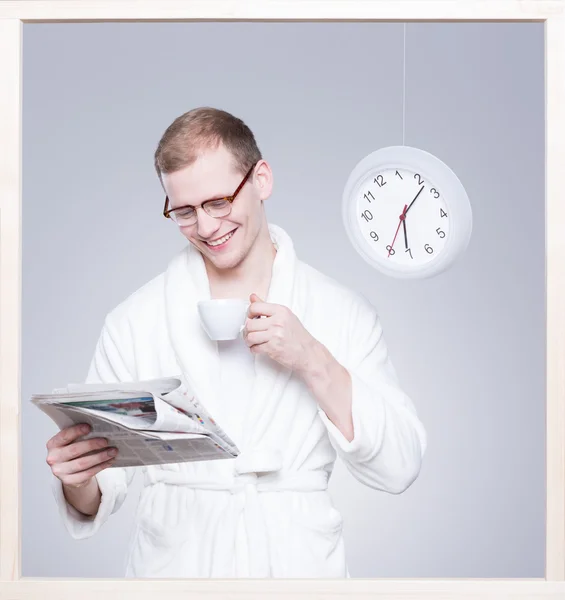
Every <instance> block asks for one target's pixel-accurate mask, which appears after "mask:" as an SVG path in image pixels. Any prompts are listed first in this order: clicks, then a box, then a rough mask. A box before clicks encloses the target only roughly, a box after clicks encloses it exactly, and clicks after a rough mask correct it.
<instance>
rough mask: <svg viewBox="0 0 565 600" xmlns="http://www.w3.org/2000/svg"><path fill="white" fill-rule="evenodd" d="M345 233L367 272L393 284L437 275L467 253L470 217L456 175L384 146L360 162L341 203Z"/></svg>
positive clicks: (414, 152)
mask: <svg viewBox="0 0 565 600" xmlns="http://www.w3.org/2000/svg"><path fill="white" fill-rule="evenodd" d="M342 216H343V221H344V225H345V229H346V231H347V234H348V236H349V239H350V241H351V243H352V244H353V247H354V248H355V249H356V250H357V252H358V253H359V254H360V255H361V256H362V257H363V259H364V260H366V261H367V262H368V263H369V264H370V265H371V266H373V267H374V268H376V269H378V270H379V271H380V272H382V273H384V274H385V275H389V276H392V277H398V278H418V277H420V278H423V277H431V276H433V275H437V274H438V273H441V272H442V271H443V270H445V269H446V268H447V267H449V266H450V265H451V264H452V263H453V262H454V261H455V259H457V257H459V256H460V255H461V253H462V252H463V251H464V250H465V249H466V248H467V245H468V243H469V239H470V237H471V230H472V225H473V216H472V211H471V204H470V202H469V198H468V196H467V193H466V191H465V188H464V187H463V185H462V183H461V182H460V181H459V179H458V178H457V176H456V175H455V173H454V172H453V171H452V170H451V169H450V168H449V167H448V166H447V165H446V164H445V163H444V162H442V161H441V160H440V159H439V158H437V157H436V156H434V155H433V154H430V153H429V152H426V151H424V150H420V149H418V148H413V147H410V146H388V147H386V148H381V149H379V150H376V151H375V152H372V153H371V154H369V155H368V156H366V157H365V158H363V159H362V160H361V161H360V162H359V163H358V164H357V165H356V166H355V168H354V169H353V171H352V172H351V175H350V176H349V178H348V180H347V183H346V185H345V189H344V191H343V200H342Z"/></svg>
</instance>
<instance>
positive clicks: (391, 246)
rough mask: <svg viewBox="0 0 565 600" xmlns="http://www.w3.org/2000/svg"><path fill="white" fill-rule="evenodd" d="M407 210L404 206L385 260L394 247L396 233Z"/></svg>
mask: <svg viewBox="0 0 565 600" xmlns="http://www.w3.org/2000/svg"><path fill="white" fill-rule="evenodd" d="M407 208H408V204H405V205H404V210H403V211H402V214H401V215H400V221H398V227H397V228H396V233H395V234H394V239H393V240H392V244H391V245H390V250H389V251H388V256H387V258H388V257H389V256H390V253H391V251H392V248H393V246H394V242H396V236H397V235H398V231H399V230H400V226H401V225H402V221H404V219H405V218H406V209H407Z"/></svg>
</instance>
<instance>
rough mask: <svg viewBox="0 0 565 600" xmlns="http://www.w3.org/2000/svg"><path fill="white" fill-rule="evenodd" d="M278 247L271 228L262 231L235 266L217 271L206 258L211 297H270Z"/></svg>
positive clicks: (264, 298)
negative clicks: (243, 257) (252, 295)
mask: <svg viewBox="0 0 565 600" xmlns="http://www.w3.org/2000/svg"><path fill="white" fill-rule="evenodd" d="M276 253H277V251H276V248H275V246H274V244H273V242H272V240H271V237H270V235H269V231H268V228H267V229H266V230H264V231H263V232H261V233H260V234H259V237H258V238H257V240H256V241H255V244H254V245H253V248H252V249H251V251H250V253H249V254H248V255H247V256H246V257H245V259H244V260H243V261H242V262H241V264H239V265H238V266H237V267H235V268H234V269H229V270H226V271H217V270H216V269H214V268H213V267H212V266H211V265H209V264H208V263H207V261H205V264H206V272H207V274H208V281H209V284H210V297H211V298H247V299H249V296H250V295H251V293H255V294H257V295H258V296H259V297H260V298H262V299H263V300H266V299H267V294H268V291H269V286H270V284H271V275H272V270H273V263H274V260H275V256H276Z"/></svg>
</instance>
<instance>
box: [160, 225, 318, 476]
mask: <svg viewBox="0 0 565 600" xmlns="http://www.w3.org/2000/svg"><path fill="white" fill-rule="evenodd" d="M269 232H270V234H271V239H272V240H273V242H274V243H275V246H276V247H277V254H276V256H275V260H274V263H273V270H272V276H271V283H270V287H269V292H268V295H267V298H266V301H267V302H269V303H274V304H281V305H284V306H287V307H288V308H290V309H291V310H292V311H293V312H294V314H295V315H296V316H297V317H298V318H299V319H300V320H301V321H302V322H304V321H303V319H304V318H305V310H306V302H305V294H306V292H305V290H304V289H303V286H302V287H301V286H300V285H297V284H296V279H297V277H296V272H297V264H298V261H297V258H296V254H295V252H294V246H293V244H292V240H291V239H290V237H289V236H288V234H286V232H285V231H284V230H282V229H281V228H280V227H278V226H276V225H269ZM209 298H210V285H209V281H208V276H207V273H206V267H205V265H204V261H203V259H202V255H201V254H200V252H198V251H197V250H196V249H195V248H194V247H193V246H188V247H187V248H185V249H184V250H183V251H182V252H181V253H179V254H178V255H177V256H176V257H175V258H174V259H173V260H172V261H171V263H170V265H169V267H168V269H167V271H166V273H165V306H166V311H167V315H166V317H167V327H168V331H169V337H170V340H171V345H172V347H173V350H174V353H175V356H176V359H177V362H178V364H179V367H180V369H181V371H182V374H183V375H184V377H185V380H186V382H187V383H188V385H189V386H190V387H191V388H192V390H193V391H194V394H195V395H196V396H197V397H198V398H199V400H200V401H201V402H202V404H203V405H204V406H205V407H206V408H207V409H208V411H209V412H210V414H212V415H213V416H216V415H218V414H220V413H221V411H220V410H219V403H218V400H219V397H218V394H219V387H218V382H219V379H220V378H219V374H220V362H219V354H218V346H217V343H216V342H215V341H212V340H210V338H209V337H208V335H207V334H206V332H205V331H204V329H203V328H202V326H201V324H200V318H199V315H198V307H197V303H198V302H199V301H200V300H207V299H209ZM254 359H255V380H254V383H253V387H252V397H251V399H250V401H249V404H248V408H247V413H246V415H245V418H244V423H243V431H242V441H241V443H240V444H239V445H238V447H239V450H240V451H241V454H240V456H239V457H238V458H237V459H236V461H235V469H236V471H237V472H238V473H249V472H265V471H277V470H279V469H280V468H281V466H282V453H281V452H280V448H281V446H282V444H283V441H284V440H281V439H279V437H280V436H281V435H283V433H284V432H279V434H276V433H275V430H276V429H275V428H271V429H269V426H270V425H271V424H272V422H273V418H274V414H275V412H276V410H277V407H278V406H279V404H280V403H281V402H282V401H283V400H284V399H283V396H284V392H285V387H286V385H287V382H288V379H289V378H290V376H291V374H292V372H291V370H290V369H286V368H284V367H282V366H281V365H279V364H278V363H277V362H276V361H273V360H272V359H271V358H269V357H268V356H266V355H263V354H257V355H255V357H254ZM220 425H221V423H220ZM286 433H288V432H286Z"/></svg>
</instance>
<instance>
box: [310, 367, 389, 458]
mask: <svg viewBox="0 0 565 600" xmlns="http://www.w3.org/2000/svg"><path fill="white" fill-rule="evenodd" d="M349 374H350V376H351V388H352V389H351V392H352V393H351V415H352V420H353V439H352V440H351V441H348V440H347V439H346V437H345V436H344V435H343V433H341V431H340V430H339V429H338V428H337V427H336V426H335V425H334V424H333V423H332V422H331V421H330V419H329V418H328V416H327V415H326V413H325V412H324V411H323V410H322V408H320V407H318V413H319V415H320V418H321V420H322V423H324V425H325V426H326V429H327V430H328V433H329V435H330V442H331V444H332V446H333V447H334V448H335V450H336V451H337V452H338V453H339V454H343V455H348V456H351V457H353V456H355V457H356V458H361V457H367V458H368V457H369V456H370V455H374V454H375V446H376V445H379V444H380V440H379V438H380V437H381V435H380V434H381V432H382V431H383V429H384V420H385V418H386V414H385V408H384V405H383V401H382V399H381V398H380V397H379V395H378V394H375V391H374V390H371V389H370V388H369V386H367V384H366V383H364V382H363V381H362V380H361V379H360V378H359V377H358V376H357V375H356V374H355V373H352V372H351V371H349Z"/></svg>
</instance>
